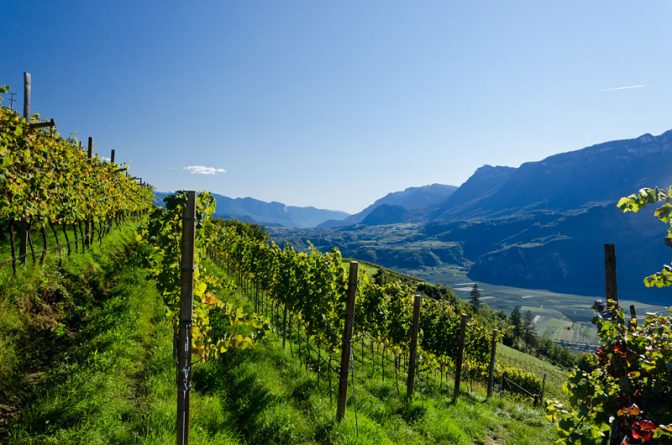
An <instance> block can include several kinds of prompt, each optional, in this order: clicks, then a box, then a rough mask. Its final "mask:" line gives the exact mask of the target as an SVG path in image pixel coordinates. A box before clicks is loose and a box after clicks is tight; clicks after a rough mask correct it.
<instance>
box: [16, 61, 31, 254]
mask: <svg viewBox="0 0 672 445" xmlns="http://www.w3.org/2000/svg"><path fill="white" fill-rule="evenodd" d="M31 89H32V77H31V75H30V73H28V72H24V73H23V117H24V119H26V121H28V123H30V92H31ZM18 229H19V230H18V232H19V233H18V236H19V261H20V262H21V264H26V257H27V256H28V254H27V252H28V236H29V235H28V230H29V227H28V222H27V221H25V220H21V221H20V222H19V227H18Z"/></svg>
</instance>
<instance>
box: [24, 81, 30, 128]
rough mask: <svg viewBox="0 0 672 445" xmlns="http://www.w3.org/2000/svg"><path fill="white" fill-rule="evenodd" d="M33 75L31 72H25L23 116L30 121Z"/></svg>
mask: <svg viewBox="0 0 672 445" xmlns="http://www.w3.org/2000/svg"><path fill="white" fill-rule="evenodd" d="M31 79H32V77H31V75H30V73H27V72H24V73H23V117H24V118H25V119H26V120H27V121H28V122H30V119H31V118H30V91H31V87H32V84H31Z"/></svg>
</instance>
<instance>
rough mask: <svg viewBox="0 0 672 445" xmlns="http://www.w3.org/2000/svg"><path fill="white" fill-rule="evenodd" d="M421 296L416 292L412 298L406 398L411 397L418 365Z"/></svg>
mask: <svg viewBox="0 0 672 445" xmlns="http://www.w3.org/2000/svg"><path fill="white" fill-rule="evenodd" d="M421 304H422V297H421V296H420V294H416V295H415V297H414V299H413V321H412V324H411V344H410V352H409V358H408V377H407V380H406V399H408V400H410V399H412V398H413V390H414V383H415V370H416V368H417V366H418V330H419V327H420V305H421Z"/></svg>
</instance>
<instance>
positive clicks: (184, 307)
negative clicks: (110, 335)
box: [176, 191, 196, 445]
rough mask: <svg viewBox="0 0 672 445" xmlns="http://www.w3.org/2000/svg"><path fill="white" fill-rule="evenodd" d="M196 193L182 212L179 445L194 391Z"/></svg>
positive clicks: (184, 443)
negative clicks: (193, 325)
mask: <svg viewBox="0 0 672 445" xmlns="http://www.w3.org/2000/svg"><path fill="white" fill-rule="evenodd" d="M195 220H196V192H194V191H188V192H187V203H186V206H185V207H184V212H183V214H182V255H181V260H180V269H181V272H180V323H179V326H178V329H179V331H178V337H177V375H176V383H177V445H187V444H188V443H189V397H190V393H191V327H192V309H193V302H194V267H195V264H194V250H195V244H196V234H195V226H194V223H195Z"/></svg>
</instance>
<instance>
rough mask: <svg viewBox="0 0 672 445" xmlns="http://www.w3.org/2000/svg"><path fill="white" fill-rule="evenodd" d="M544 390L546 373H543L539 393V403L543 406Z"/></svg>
mask: <svg viewBox="0 0 672 445" xmlns="http://www.w3.org/2000/svg"><path fill="white" fill-rule="evenodd" d="M545 390H546V374H544V378H543V379H542V380H541V394H540V395H539V404H540V405H541V406H542V407H543V406H544V391H545Z"/></svg>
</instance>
